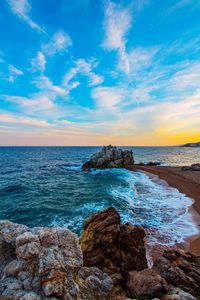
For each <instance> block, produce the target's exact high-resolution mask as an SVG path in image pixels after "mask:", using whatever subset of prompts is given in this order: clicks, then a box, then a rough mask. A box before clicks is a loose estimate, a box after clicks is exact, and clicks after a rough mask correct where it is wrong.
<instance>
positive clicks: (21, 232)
mask: <svg viewBox="0 0 200 300" xmlns="http://www.w3.org/2000/svg"><path fill="white" fill-rule="evenodd" d="M112 287H113V283H112V279H111V278H110V277H109V276H108V275H107V274H105V273H103V272H102V271H101V270H99V269H98V268H85V267H83V255H82V251H81V248H80V246H79V240H78V237H77V236H76V234H74V233H73V232H71V231H70V230H68V229H67V228H61V227H55V228H28V227H26V226H23V225H19V224H14V223H12V222H9V221H1V222H0V295H1V296H0V299H8V300H40V299H41V300H42V299H66V300H67V299H69V300H71V299H74V300H76V299H77V300H81V299H87V300H96V299H101V300H104V299H110V295H111V292H112Z"/></svg>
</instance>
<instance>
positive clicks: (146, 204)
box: [98, 169, 199, 246]
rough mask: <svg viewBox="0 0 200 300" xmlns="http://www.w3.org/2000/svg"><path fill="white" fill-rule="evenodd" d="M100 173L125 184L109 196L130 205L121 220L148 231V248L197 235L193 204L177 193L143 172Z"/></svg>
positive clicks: (171, 243) (122, 212)
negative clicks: (112, 175)
mask: <svg viewBox="0 0 200 300" xmlns="http://www.w3.org/2000/svg"><path fill="white" fill-rule="evenodd" d="M100 172H111V173H113V174H115V175H116V176H117V177H118V178H119V179H120V180H121V181H122V185H119V186H118V187H115V186H114V187H112V186H111V188H110V190H109V193H110V194H111V195H112V197H113V198H114V199H115V200H117V201H118V202H119V201H121V202H122V201H123V202H126V203H127V204H128V207H127V206H126V209H125V210H122V209H121V210H120V214H121V217H122V220H123V221H124V222H127V221H129V222H133V223H134V224H138V225H141V226H143V227H145V229H146V232H147V241H148V243H149V244H151V245H155V244H160V245H164V246H173V245H174V244H176V243H180V242H183V241H184V240H185V239H186V238H187V237H190V236H193V235H196V234H198V232H199V229H198V226H197V225H196V224H195V223H194V221H193V218H192V214H191V213H190V212H189V208H190V207H191V205H192V203H193V201H192V199H190V198H188V197H186V196H185V195H184V194H182V193H180V192H179V191H178V190H177V189H175V188H172V187H170V186H168V185H167V184H163V183H162V182H161V181H159V180H153V179H152V178H150V177H149V176H148V175H146V174H144V173H140V172H131V171H128V170H125V169H120V170H119V169H112V170H111V169H110V170H106V171H105V170H98V173H100ZM123 181H125V182H126V184H127V185H126V187H125V186H124V185H123ZM116 208H117V205H116Z"/></svg>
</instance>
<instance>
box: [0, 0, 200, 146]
mask: <svg viewBox="0 0 200 300" xmlns="http://www.w3.org/2000/svg"><path fill="white" fill-rule="evenodd" d="M199 16H200V1H197V0H164V1H160V0H126V1H120V0H118V1H116V0H115V1H114V0H112V1H111V0H105V1H104V0H59V1H57V0H43V1H41V0H34V1H33V0H32V1H31V0H1V1H0V145H11V146H14V145H18V146H20V145H21V146H23V145H33V146H36V145H38V146H40V145H44V146H51V145H52V146H53V145H66V146H68V145H69V146H72V145H80V146H81V145H103V144H114V145H127V146H128V145H138V146H145V145H155V146H158V145H177V144H182V143H186V142H195V141H199V140H200V18H199Z"/></svg>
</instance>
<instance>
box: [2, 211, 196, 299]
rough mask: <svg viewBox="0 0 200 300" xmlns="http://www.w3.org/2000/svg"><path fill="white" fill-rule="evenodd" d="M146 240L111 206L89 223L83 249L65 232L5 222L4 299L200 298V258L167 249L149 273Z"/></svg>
mask: <svg viewBox="0 0 200 300" xmlns="http://www.w3.org/2000/svg"><path fill="white" fill-rule="evenodd" d="M144 238H145V232H144V229H142V228H141V227H138V226H134V225H132V224H130V223H127V224H121V222H120V216H119V214H118V212H117V211H116V210H115V209H114V208H112V207H110V208H108V209H106V210H103V211H101V212H98V213H95V214H94V215H92V216H91V217H90V218H89V219H88V220H86V221H85V224H84V231H83V234H82V236H81V238H80V245H81V247H80V245H79V241H78V238H77V236H76V234H74V233H72V232H71V231H70V230H68V229H66V228H61V227H54V228H42V227H37V228H29V227H27V226H23V225H18V224H14V223H12V222H9V221H1V222H0V300H43V299H44V300H48V299H49V300H122V299H123V300H125V299H126V300H128V299H138V300H147V299H155V298H157V299H160V300H199V299H200V257H198V256H195V255H193V254H191V253H185V252H183V251H177V250H170V251H164V253H163V255H162V257H160V258H159V259H157V260H156V261H155V262H154V266H153V268H152V269H148V268H147V260H146V255H145V254H146V252H145V243H144ZM81 248H82V250H81Z"/></svg>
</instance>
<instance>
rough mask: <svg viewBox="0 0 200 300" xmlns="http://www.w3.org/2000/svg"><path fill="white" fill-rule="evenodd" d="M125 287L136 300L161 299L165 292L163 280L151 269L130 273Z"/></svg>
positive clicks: (165, 287) (165, 285) (165, 286)
mask: <svg viewBox="0 0 200 300" xmlns="http://www.w3.org/2000/svg"><path fill="white" fill-rule="evenodd" d="M126 285H127V288H128V290H129V293H130V296H131V297H134V298H137V299H153V298H155V297H161V296H162V295H163V294H164V293H165V292H166V290H167V284H166V282H165V280H164V279H163V278H162V277H161V276H160V275H159V274H158V273H156V272H155V271H154V270H152V269H145V270H142V271H140V272H137V271H130V272H129V273H128V279H127V283H126Z"/></svg>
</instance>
